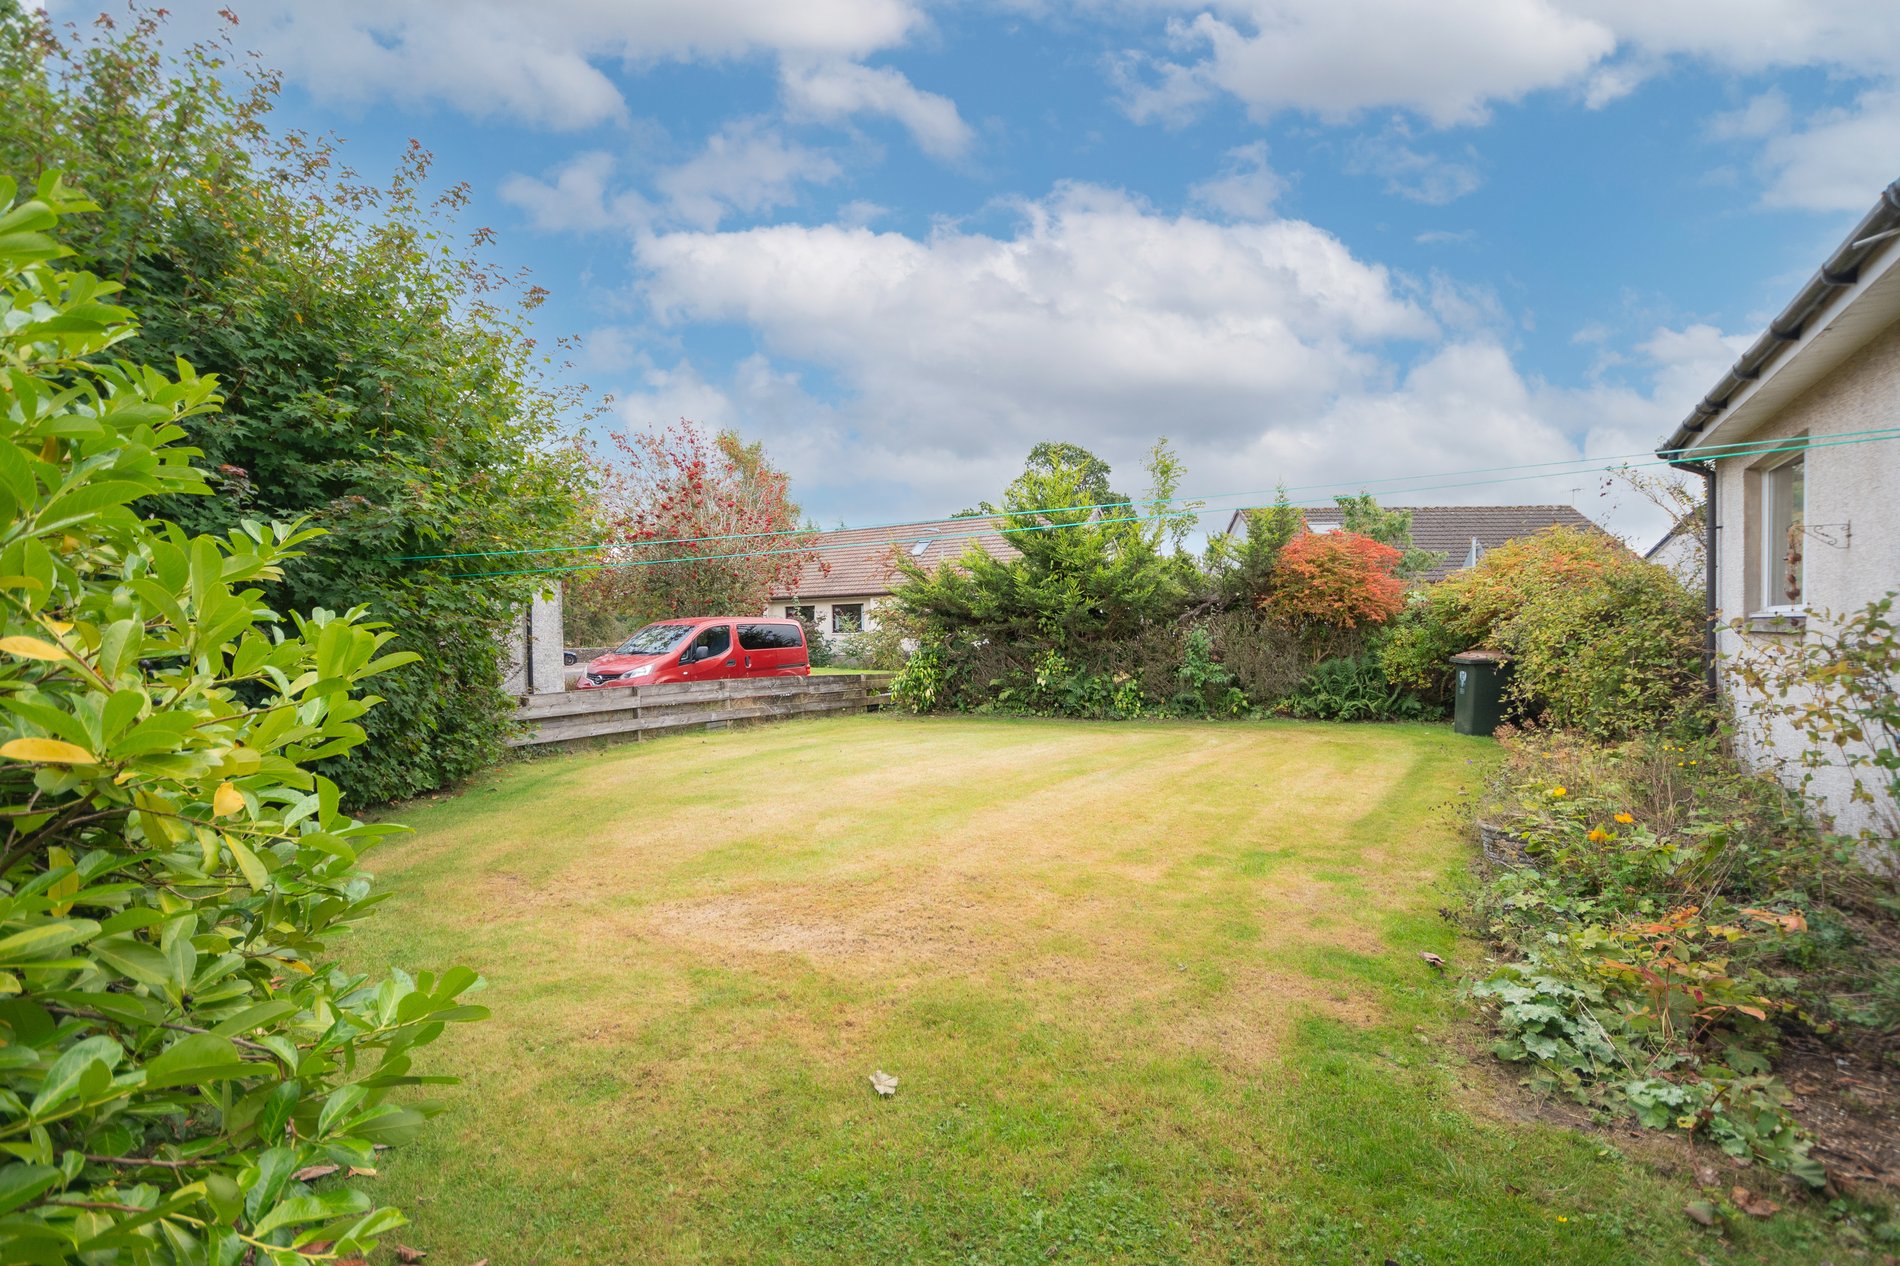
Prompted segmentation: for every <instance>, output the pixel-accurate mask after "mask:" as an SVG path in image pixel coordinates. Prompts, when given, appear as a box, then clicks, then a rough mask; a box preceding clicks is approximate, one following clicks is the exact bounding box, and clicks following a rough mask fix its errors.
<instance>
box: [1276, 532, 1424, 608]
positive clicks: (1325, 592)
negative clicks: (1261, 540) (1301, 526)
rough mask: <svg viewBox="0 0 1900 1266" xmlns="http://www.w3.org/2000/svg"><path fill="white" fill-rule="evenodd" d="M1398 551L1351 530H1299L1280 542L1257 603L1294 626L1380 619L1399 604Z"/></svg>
mask: <svg viewBox="0 0 1900 1266" xmlns="http://www.w3.org/2000/svg"><path fill="white" fill-rule="evenodd" d="M1402 557H1404V555H1403V554H1402V553H1401V552H1400V551H1399V550H1396V549H1394V548H1393V547H1392V546H1390V545H1385V544H1382V543H1381V542H1379V541H1375V540H1373V539H1372V538H1371V537H1369V536H1361V535H1360V534H1359V533H1357V532H1302V533H1300V534H1299V535H1298V536H1295V537H1294V538H1293V539H1292V540H1290V541H1288V542H1287V543H1286V544H1285V545H1284V546H1282V547H1281V548H1280V558H1279V561H1278V562H1277V563H1276V564H1275V565H1274V569H1273V578H1272V580H1271V581H1270V582H1269V584H1268V587H1267V592H1266V593H1265V594H1264V595H1263V596H1262V597H1261V599H1260V606H1261V607H1262V608H1263V609H1264V610H1266V611H1268V612H1270V613H1271V614H1272V615H1273V616H1274V618H1276V619H1278V620H1280V621H1281V622H1282V623H1284V624H1286V625H1288V626H1289V627H1292V628H1298V629H1317V628H1320V627H1324V628H1333V629H1357V628H1363V627H1364V626H1366V625H1368V624H1383V623H1385V622H1386V621H1387V620H1390V619H1391V618H1392V617H1393V616H1395V615H1397V614H1398V613H1399V608H1400V607H1401V606H1403V605H1404V604H1405V582H1404V581H1402V580H1400V579H1399V578H1398V576H1397V575H1396V574H1395V573H1396V570H1397V568H1398V565H1399V560H1400V559H1401V558H1402Z"/></svg>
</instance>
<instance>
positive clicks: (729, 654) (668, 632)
mask: <svg viewBox="0 0 1900 1266" xmlns="http://www.w3.org/2000/svg"><path fill="white" fill-rule="evenodd" d="M810 675H811V660H810V659H809V658H808V657H807V655H806V653H805V629H804V626H803V625H801V624H800V623H799V622H798V621H796V620H765V619H751V620H748V619H742V618H740V617H738V616H728V615H721V616H691V617H687V618H683V619H678V620H661V621H660V622H659V623H657V624H649V625H647V626H646V627H645V628H643V629H641V630H640V631H639V632H638V633H635V634H634V635H633V636H632V637H630V638H628V639H627V640H626V641H624V642H622V643H621V644H620V645H619V646H616V647H615V648H614V649H613V651H612V653H611V654H607V655H602V656H601V657H600V658H599V659H596V660H594V661H593V662H592V663H590V664H589V665H587V668H586V671H584V672H582V673H581V677H580V680H579V681H578V682H577V683H575V688H576V689H579V690H600V689H602V688H604V687H607V686H664V685H669V684H672V683H675V682H682V681H719V680H722V679H725V678H732V677H809V676H810Z"/></svg>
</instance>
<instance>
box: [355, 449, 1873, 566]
mask: <svg viewBox="0 0 1900 1266" xmlns="http://www.w3.org/2000/svg"><path fill="white" fill-rule="evenodd" d="M1855 437H1865V438H1868V439H1892V438H1896V437H1900V427H1876V428H1873V429H1870V430H1865V431H1843V432H1841V433H1840V435H1838V436H1835V437H1833V438H1834V439H1836V440H1848V439H1852V438H1855ZM1764 444H1767V445H1777V446H1778V447H1761V446H1762V445H1764ZM1800 447H1820V446H1819V445H1809V444H1807V443H1806V442H1805V441H1801V440H1792V441H1789V440H1741V441H1736V442H1734V443H1728V444H1714V445H1709V446H1707V447H1706V448H1701V449H1697V450H1696V455H1697V457H1698V458H1704V457H1707V458H1712V459H1718V460H1719V459H1722V458H1728V457H1752V456H1756V455H1758V454H1760V453H1772V452H1782V451H1787V450H1789V449H1792V448H1800ZM1729 450H1732V451H1729ZM1654 456H1655V455H1654V451H1653V450H1645V451H1644V452H1641V453H1618V454H1612V455H1610V456H1608V457H1601V456H1599V457H1573V458H1565V459H1563V460H1561V461H1549V462H1519V463H1515V464H1512V465H1507V466H1479V467H1474V468H1472V469H1469V470H1456V471H1440V472H1437V473H1435V474H1424V475H1388V476H1385V477H1384V478H1380V479H1366V480H1357V481H1355V480H1335V481H1333V482H1331V483H1319V484H1296V485H1294V486H1292V487H1288V488H1277V487H1276V488H1272V489H1264V490H1263V489H1257V488H1256V489H1250V490H1246V491H1241V492H1219V493H1209V494H1205V495H1199V496H1177V497H1155V498H1144V499H1140V500H1132V501H1101V502H1090V503H1088V504H1086V505H1073V506H1048V507H1040V508H1037V509H1034V510H1023V511H1019V512H1018V513H1023V514H1070V513H1075V512H1079V511H1093V510H1119V509H1126V508H1131V507H1136V506H1144V505H1169V504H1173V503H1175V502H1195V503H1199V504H1202V505H1205V503H1207V502H1209V501H1231V500H1233V499H1235V498H1247V499H1252V500H1258V499H1261V498H1277V497H1278V496H1279V495H1280V494H1281V493H1283V492H1309V491H1314V490H1318V489H1340V488H1347V489H1352V490H1356V491H1362V492H1363V491H1371V490H1373V489H1374V488H1375V486H1376V485H1381V484H1396V483H1409V482H1411V481H1414V480H1420V479H1450V478H1455V477H1459V476H1463V475H1487V474H1493V473H1495V472H1498V471H1508V470H1546V468H1549V467H1566V468H1570V469H1556V470H1547V471H1546V473H1545V474H1543V475H1534V476H1525V477H1524V478H1525V479H1533V478H1548V479H1556V478H1561V477H1562V476H1565V475H1593V474H1600V473H1609V472H1612V471H1613V470H1615V469H1617V468H1616V467H1613V466H1610V465H1607V464H1606V463H1611V462H1625V463H1629V462H1633V461H1634V459H1636V458H1639V457H1640V458H1646V459H1653V458H1654ZM1634 464H1635V465H1636V466H1665V465H1668V464H1669V463H1668V462H1666V461H1661V460H1646V461H1641V462H1634ZM1494 482H1505V483H1512V482H1521V481H1518V480H1502V481H1494ZM1470 486H1475V485H1467V484H1440V485H1435V486H1433V487H1424V488H1382V489H1378V491H1380V492H1382V493H1383V494H1384V495H1387V496H1403V495H1409V494H1410V493H1413V492H1433V491H1437V490H1439V489H1441V488H1457V487H1470ZM1342 495H1350V494H1342ZM1325 499H1326V498H1307V499H1306V500H1313V501H1323V500H1325ZM1233 508H1239V507H1233ZM991 517H993V516H990V515H947V516H945V517H942V518H936V519H906V520H901V521H899V522H896V523H871V524H863V525H860V526H855V527H845V528H825V529H816V530H818V531H825V532H836V531H853V532H869V531H881V530H885V529H889V528H901V527H928V526H931V525H933V524H944V525H952V524H956V523H960V522H963V521H965V520H968V519H971V518H985V519H987V518H991ZM812 530H813V529H806V528H774V529H772V530H770V531H764V532H717V533H711V534H709V535H705V536H673V537H659V538H655V539H653V540H646V541H600V542H595V543H593V544H589V545H539V546H529V547H525V548H521V549H498V550H465V551H462V552H459V553H451V554H393V555H390V556H388V557H387V558H385V560H384V561H385V562H446V561H451V560H454V559H458V558H508V557H517V556H521V555H527V554H579V553H585V552H589V551H593V550H604V549H649V548H652V547H654V546H659V545H696V544H699V543H701V542H704V541H741V540H756V539H759V538H763V537H773V536H803V535H807V534H808V533H809V532H810V531H812ZM846 548H848V547H846Z"/></svg>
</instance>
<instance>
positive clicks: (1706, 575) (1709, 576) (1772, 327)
mask: <svg viewBox="0 0 1900 1266" xmlns="http://www.w3.org/2000/svg"><path fill="white" fill-rule="evenodd" d="M1896 236H1900V180H1896V181H1894V182H1893V183H1892V184H1890V185H1888V186H1887V187H1886V188H1885V189H1883V190H1881V191H1880V200H1879V201H1878V202H1876V203H1874V207H1873V210H1871V211H1869V212H1868V213H1867V214H1866V215H1864V216H1862V217H1861V220H1860V223H1859V224H1856V225H1855V226H1854V229H1853V231H1852V232H1850V233H1849V234H1848V235H1847V237H1846V239H1845V240H1844V241H1842V243H1841V244H1840V245H1839V246H1837V247H1836V248H1835V249H1834V253H1833V254H1832V255H1830V256H1828V258H1827V260H1826V262H1824V263H1823V264H1822V265H1821V268H1820V271H1818V272H1816V273H1815V274H1814V276H1812V277H1810V278H1808V282H1807V284H1806V285H1805V286H1803V287H1801V291H1800V293H1799V294H1797V295H1795V297H1794V299H1793V300H1792V301H1791V302H1790V303H1789V304H1788V306H1787V307H1785V308H1783V309H1782V310H1781V315H1780V316H1777V317H1776V318H1775V319H1774V320H1773V321H1770V322H1769V323H1768V329H1767V331H1766V332H1765V333H1763V334H1762V336H1761V337H1760V338H1758V339H1756V340H1755V342H1754V344H1753V346H1751V347H1750V348H1749V349H1748V350H1747V351H1745V352H1743V353H1742V357H1741V359H1740V360H1738V361H1736V362H1735V364H1734V365H1733V366H1731V367H1730V368H1729V371H1728V373H1726V374H1724V375H1723V377H1722V381H1720V382H1718V383H1716V384H1715V389H1714V390H1712V391H1710V392H1709V394H1708V395H1706V396H1704V397H1703V398H1702V400H1701V401H1700V402H1699V403H1698V404H1697V405H1696V407H1695V408H1694V409H1691V410H1690V411H1689V416H1688V417H1686V418H1684V419H1683V420H1682V422H1681V423H1680V424H1679V425H1678V426H1677V427H1676V430H1675V433H1674V434H1672V435H1671V436H1670V437H1669V440H1668V442H1667V443H1665V444H1664V445H1663V446H1662V447H1661V448H1659V449H1657V450H1656V455H1657V456H1658V457H1660V458H1662V459H1663V460H1664V461H1666V462H1668V463H1669V464H1670V465H1671V466H1674V467H1675V468H1676V469H1678V470H1686V471H1690V472H1691V473H1693V474H1696V475H1699V476H1701V478H1702V484H1703V488H1704V490H1705V491H1704V494H1703V502H1702V504H1703V508H1704V517H1705V519H1706V520H1707V522H1706V523H1705V525H1704V532H1705V534H1706V535H1705V541H1704V546H1703V550H1704V553H1705V554H1706V556H1707V557H1706V558H1705V559H1704V562H1703V566H1702V574H1703V581H1704V588H1705V594H1704V598H1703V603H1704V613H1705V616H1706V624H1707V628H1706V630H1705V631H1704V636H1703V649H1702V661H1703V664H1702V676H1703V684H1704V687H1705V688H1706V689H1707V690H1708V692H1709V698H1710V699H1711V700H1713V699H1714V698H1715V696H1716V694H1717V692H1718V690H1719V688H1720V683H1719V678H1718V676H1717V672H1716V617H1717V610H1716V593H1717V589H1716V583H1715V579H1716V578H1715V571H1716V559H1717V557H1718V551H1717V549H1716V539H1717V535H1716V534H1717V532H1718V531H1719V530H1720V525H1719V524H1718V523H1717V522H1716V500H1715V487H1716V480H1715V461H1716V459H1715V457H1713V456H1712V457H1710V458H1708V459H1707V460H1701V461H1698V460H1695V459H1693V458H1690V457H1689V456H1688V450H1689V446H1690V445H1691V444H1692V443H1693V442H1694V441H1695V438H1696V436H1698V435H1700V434H1701V433H1702V432H1703V431H1704V430H1706V429H1708V427H1709V426H1710V425H1711V424H1713V423H1714V422H1715V421H1716V420H1717V419H1719V418H1720V417H1721V416H1722V414H1723V413H1725V412H1726V411H1727V410H1728V407H1729V405H1730V404H1731V403H1732V402H1733V401H1734V399H1735V397H1736V396H1737V394H1739V393H1740V392H1741V391H1742V390H1743V389H1744V388H1746V387H1748V386H1749V385H1751V384H1753V383H1757V382H1760V381H1761V380H1762V378H1763V377H1765V376H1766V375H1767V374H1768V373H1769V372H1770V367H1771V365H1772V363H1773V362H1774V361H1775V360H1776V359H1777V358H1778V357H1780V355H1781V354H1782V353H1783V352H1785V351H1787V349H1788V348H1790V347H1792V346H1794V345H1795V344H1796V343H1798V342H1800V341H1801V338H1802V336H1803V335H1804V334H1805V333H1806V332H1807V328H1808V323H1809V322H1811V321H1812V320H1813V319H1814V318H1815V316H1816V315H1817V314H1818V313H1820V312H1821V311H1822V310H1823V309H1825V308H1826V307H1827V305H1828V304H1829V302H1831V301H1832V300H1833V299H1834V297H1835V296H1836V295H1838V294H1840V293H1841V292H1842V291H1844V290H1846V289H1848V288H1849V287H1851V286H1853V285H1856V284H1857V283H1858V282H1859V281H1860V268H1861V265H1862V264H1864V263H1866V262H1867V260H1868V258H1869V257H1870V256H1872V255H1873V254H1874V253H1875V252H1877V251H1879V250H1881V249H1882V247H1883V246H1884V245H1885V244H1886V242H1888V241H1889V240H1890V239H1892V238H1894V237H1896Z"/></svg>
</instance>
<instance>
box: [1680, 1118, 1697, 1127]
mask: <svg viewBox="0 0 1900 1266" xmlns="http://www.w3.org/2000/svg"><path fill="white" fill-rule="evenodd" d="M1676 1124H1677V1125H1679V1126H1681V1127H1682V1128H1683V1129H1685V1130H1693V1129H1695V1118H1694V1117H1677V1118H1676Z"/></svg>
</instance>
